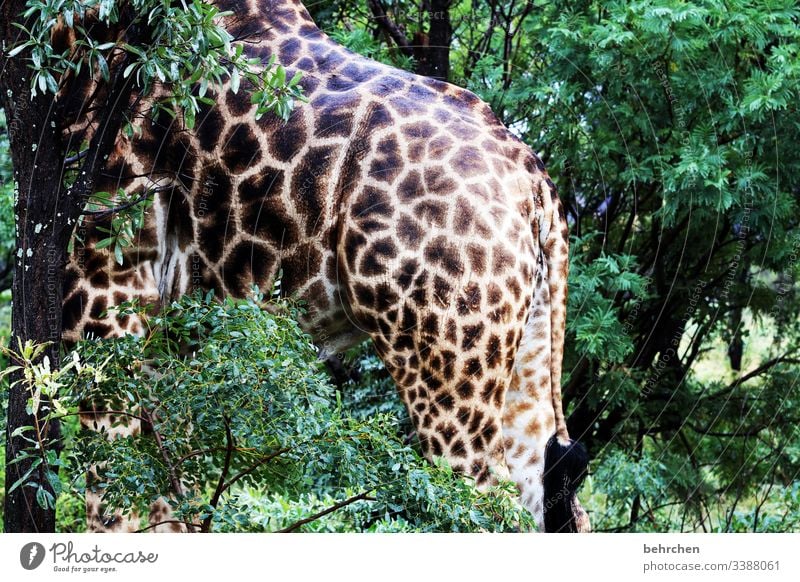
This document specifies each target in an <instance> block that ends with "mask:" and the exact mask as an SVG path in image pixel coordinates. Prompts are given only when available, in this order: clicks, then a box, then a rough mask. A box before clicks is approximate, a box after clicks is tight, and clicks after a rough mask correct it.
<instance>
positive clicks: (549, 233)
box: [538, 174, 590, 532]
mask: <svg viewBox="0 0 800 582" xmlns="http://www.w3.org/2000/svg"><path fill="white" fill-rule="evenodd" d="M539 194H540V198H541V205H542V214H541V220H540V221H539V225H538V226H539V228H538V235H539V245H540V253H541V256H542V259H543V260H542V263H543V264H542V266H543V267H544V268H545V269H546V273H547V275H546V276H547V286H548V287H549V296H550V395H551V402H552V406H553V413H554V418H555V433H554V434H553V435H552V436H551V437H550V439H549V440H548V441H547V445H546V447H545V462H544V483H543V485H544V523H545V531H548V532H580V531H589V529H590V526H589V519H588V516H587V514H586V512H585V511H584V509H583V508H582V507H581V505H580V503H579V502H578V498H577V491H578V488H579V487H580V485H581V483H582V482H583V479H584V478H585V476H586V470H587V467H588V464H589V457H588V455H587V452H586V448H585V447H584V446H583V445H582V444H580V443H578V442H576V441H573V440H571V439H570V438H569V433H568V432H567V423H566V419H565V418H564V409H563V406H562V402H561V367H562V360H563V357H564V335H565V328H566V315H567V276H568V272H569V238H568V237H569V230H568V227H567V219H566V215H565V213H564V209H563V206H562V205H561V201H560V200H559V199H558V195H557V193H556V189H555V185H554V184H553V182H552V181H551V180H550V179H549V178H548V177H547V174H543V175H542V176H541V181H540V187H539Z"/></svg>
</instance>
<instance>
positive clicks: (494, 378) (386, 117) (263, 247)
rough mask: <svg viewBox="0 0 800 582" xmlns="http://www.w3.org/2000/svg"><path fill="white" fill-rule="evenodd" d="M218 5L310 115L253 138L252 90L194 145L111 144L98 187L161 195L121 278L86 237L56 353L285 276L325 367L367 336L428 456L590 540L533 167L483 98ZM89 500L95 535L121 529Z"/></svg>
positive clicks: (262, 9)
mask: <svg viewBox="0 0 800 582" xmlns="http://www.w3.org/2000/svg"><path fill="white" fill-rule="evenodd" d="M221 4H222V6H221V8H222V9H226V8H230V9H232V10H233V11H234V13H235V16H233V17H231V20H230V22H229V24H228V29H229V30H230V31H231V32H232V33H233V34H234V36H237V37H246V38H247V43H246V50H247V51H250V52H251V54H252V55H253V56H257V57H259V58H261V59H262V60H264V61H266V60H267V59H268V58H269V57H270V56H272V55H276V56H277V58H278V61H279V62H281V63H282V64H284V65H285V66H286V67H287V69H288V71H289V74H290V75H291V74H293V73H294V72H295V71H301V72H302V74H303V78H302V81H301V84H302V86H303V89H304V93H305V95H306V96H307V97H308V100H309V102H308V103H307V104H299V105H298V107H297V108H296V109H295V111H294V113H293V114H292V116H291V118H290V119H289V121H288V122H287V123H282V122H280V121H279V120H277V119H276V118H274V117H271V116H265V117H264V118H262V119H261V120H259V121H256V120H255V119H254V114H253V111H252V110H251V105H250V102H249V98H248V96H247V94H246V92H240V93H239V94H234V93H232V92H230V91H228V90H227V87H223V88H221V89H220V90H219V91H218V93H217V94H216V99H217V103H218V104H217V106H216V107H212V108H208V109H207V110H206V111H203V112H202V113H201V114H200V115H198V116H197V128H196V129H195V130H194V131H191V132H188V131H185V130H184V129H183V128H181V127H180V126H179V122H174V123H172V125H159V124H157V123H153V122H150V121H143V122H142V136H141V137H140V138H138V139H132V140H129V139H127V138H124V137H121V138H120V141H119V143H118V147H117V150H116V152H115V154H114V156H112V157H111V158H110V159H109V161H108V164H107V171H106V177H105V183H104V184H103V185H101V187H100V189H101V190H109V191H115V190H116V189H117V188H118V187H122V188H125V189H126V190H131V189H132V190H141V189H143V188H145V187H151V186H153V185H158V186H160V187H162V188H164V187H166V189H164V190H163V191H161V192H159V193H158V194H157V195H156V199H155V202H154V204H153V206H152V208H151V210H150V212H149V214H148V217H147V220H146V223H145V226H144V228H143V229H142V230H141V232H140V233H139V234H138V238H137V241H136V242H137V244H136V246H135V247H134V248H132V249H130V250H129V252H128V253H127V254H126V255H125V261H124V264H123V265H117V264H116V262H115V259H114V257H113V256H112V255H111V254H110V253H108V252H107V251H106V250H97V249H94V248H93V247H92V242H93V241H96V240H97V239H98V238H101V237H102V236H104V235H102V234H98V233H97V232H96V231H95V230H93V229H92V228H90V229H88V231H86V232H84V233H82V235H83V238H84V239H85V240H86V241H87V245H86V246H85V247H81V248H79V249H76V251H75V253H74V255H73V257H72V259H71V262H70V265H69V267H68V274H69V276H68V282H67V289H66V292H65V298H66V299H65V311H64V314H65V319H64V324H65V337H66V338H67V339H70V340H74V339H77V338H78V337H80V336H81V335H82V334H86V333H92V334H94V335H97V336H99V337H113V336H116V335H120V334H125V333H134V334H136V333H141V331H142V327H143V322H141V321H137V320H136V319H134V318H133V317H131V316H127V317H123V318H116V319H115V318H114V317H111V318H101V314H102V313H103V312H104V311H105V310H106V309H107V308H108V307H110V306H112V305H116V304H119V303H121V302H122V301H126V300H130V299H134V298H135V299H138V300H139V301H141V302H143V303H150V304H159V303H164V302H167V301H169V300H171V299H173V298H175V297H177V296H179V295H181V294H185V293H190V292H192V291H194V290H196V289H203V290H209V289H213V290H215V291H216V293H217V294H218V295H233V296H245V295H247V294H248V293H249V290H250V288H251V286H252V285H258V286H260V287H261V288H262V289H263V288H269V286H270V285H271V283H272V282H273V280H274V279H275V277H276V276H277V274H278V272H279V270H280V272H281V273H282V279H281V280H282V288H283V290H284V292H286V293H287V294H291V295H295V296H297V297H299V298H300V299H303V300H305V301H306V303H307V305H308V313H307V315H306V317H305V319H304V321H302V322H301V323H302V325H303V327H304V329H305V330H307V331H308V332H309V333H310V334H311V335H312V337H314V339H315V340H316V341H317V343H318V345H319V346H320V348H321V350H322V351H323V352H324V353H338V352H340V351H342V350H343V349H346V348H347V347H349V346H351V345H354V344H355V343H356V342H358V341H361V340H362V339H364V338H367V337H370V338H371V339H372V341H373V342H374V344H375V346H376V348H377V351H378V353H379V355H380V356H381V358H382V360H383V361H384V363H385V365H386V368H387V370H388V371H389V372H390V374H391V375H392V377H393V378H394V380H395V382H396V384H397V386H398V389H399V391H400V394H401V396H402V398H403V400H404V402H405V404H406V406H407V407H408V410H409V413H410V415H411V418H412V420H413V421H414V424H415V427H416V429H417V433H418V436H419V438H420V442H421V446H422V449H423V452H424V453H425V454H426V455H427V456H428V457H432V456H444V457H446V458H447V459H448V460H449V461H450V462H451V464H452V465H453V466H454V468H456V469H457V470H459V471H461V472H463V473H465V474H468V475H471V476H473V477H474V478H475V479H476V481H477V483H478V484H479V485H487V484H490V483H493V482H495V480H496V479H497V477H508V476H509V475H510V477H511V478H512V479H514V480H515V481H516V482H517V484H518V485H519V487H520V492H521V501H522V503H523V504H524V505H525V506H526V507H528V508H529V509H530V510H531V511H532V512H533V513H534V515H535V516H536V517H537V521H538V522H539V524H540V526H542V528H543V527H544V525H545V521H546V519H545V513H546V512H547V511H548V510H549V509H550V508H551V507H558V508H561V509H560V510H559V511H560V513H559V512H558V511H555V510H553V511H550V516H551V518H552V519H551V520H550V521H553V519H555V518H554V517H553V516H555V515H557V514H558V515H561V516H562V517H560V518H559V519H560V520H561V522H563V523H561V525H559V526H550V527H548V529H559V528H560V527H562V526H566V527H569V528H572V529H587V528H588V522H586V519H585V513H584V512H583V510H582V509H581V508H580V506H579V504H578V503H577V500H576V499H575V495H574V492H575V486H576V483H577V481H578V480H579V478H580V473H581V472H582V470H583V468H582V467H579V468H578V469H576V470H575V471H573V472H572V473H571V474H570V475H569V476H568V475H567V474H566V473H564V471H563V470H562V468H560V467H558V466H556V465H558V464H559V463H555V462H554V461H552V460H551V459H556V458H559V459H561V458H562V457H564V458H569V459H573V458H575V457H576V450H575V449H574V447H572V445H571V441H569V439H568V436H567V434H566V426H565V423H564V418H563V413H562V411H561V400H560V376H561V357H562V347H563V333H564V318H565V307H566V305H565V304H566V276H567V228H566V220H565V216H564V213H563V210H562V208H561V205H560V202H559V201H558V198H557V195H556V192H555V187H554V185H553V183H552V182H551V181H550V179H549V177H548V176H547V173H546V172H545V170H544V167H543V165H542V163H541V161H540V160H539V159H538V158H537V156H536V155H535V154H534V153H533V152H532V151H531V150H530V149H529V148H528V147H527V146H526V145H525V144H523V143H522V142H521V141H520V140H518V139H517V138H516V137H514V136H513V135H512V134H511V133H510V132H509V131H508V130H506V129H505V128H504V127H503V126H502V124H501V123H500V122H499V121H498V120H497V119H496V117H495V116H494V115H493V114H492V112H491V111H490V109H489V107H488V106H487V105H486V104H485V103H483V102H482V101H480V100H479V99H478V98H477V97H476V96H475V95H473V94H472V93H470V92H468V91H466V90H463V89H460V88H457V87H455V86H453V85H449V84H446V83H442V82H439V81H435V80H431V79H427V78H422V77H418V76H415V75H413V74H410V73H407V72H403V71H399V70H397V69H394V68H391V67H388V66H385V65H382V64H379V63H375V62H373V61H370V60H368V59H365V58H362V57H360V56H357V55H354V54H353V53H350V52H349V51H347V50H346V49H344V48H342V47H341V46H339V45H337V44H336V43H334V42H333V41H331V40H330V39H329V38H328V37H326V36H325V35H324V34H323V33H322V32H321V31H319V29H318V28H317V27H316V26H315V25H314V24H313V22H312V21H311V19H310V17H309V16H308V14H307V13H306V11H305V9H304V8H303V7H302V6H301V5H300V4H299V2H297V3H296V2H295V1H294V0H263V1H262V2H261V3H260V4H259V3H257V2H255V1H253V0H251V1H250V2H248V3H245V2H232V3H230V2H221ZM226 4H232V5H231V6H226ZM257 4H258V5H257ZM141 107H143V108H145V109H146V107H147V104H143V105H142V106H141ZM161 123H162V124H166V121H163V120H162V122H161ZM96 421H97V419H94V420H93V422H96ZM122 430H127V431H136V430H138V429H137V427H136V426H135V425H129V426H128V427H127V428H126V429H122ZM548 442H549V443H550V444H549V445H548ZM548 463H549V464H550V465H553V466H552V467H550V466H549V465H548V467H547V469H548V470H550V473H551V479H550V480H551V481H552V482H553V483H557V484H559V485H563V487H564V488H563V490H560V491H553V492H552V493H553V495H550V493H551V492H549V491H546V490H545V487H544V473H545V469H546V464H548ZM578 464H579V465H580V463H578ZM565 466H566V465H565ZM551 469H552V470H551ZM556 477H557V478H556ZM562 477H563V478H562ZM562 481H563V483H562ZM550 487H551V488H552V487H553V485H551V486H550ZM88 503H89V514H90V515H89V517H90V523H91V524H92V528H93V529H98V530H108V529H125V528H127V527H128V524H127V523H126V522H125V521H124V520H123V519H117V520H111V521H112V522H113V523H112V524H111V525H109V523H108V522H109V520H108V519H106V518H104V516H102V515H101V514H102V512H101V511H100V509H99V501H98V500H97V499H90V500H89V502H88ZM159 510H160V511H163V510H164V508H163V507H161V508H159ZM562 510H563V511H562ZM157 513H158V512H157ZM153 519H154V518H153V517H152V516H151V522H152V520H153ZM565 520H566V521H565ZM556 521H558V520H556ZM567 522H568V523H567Z"/></svg>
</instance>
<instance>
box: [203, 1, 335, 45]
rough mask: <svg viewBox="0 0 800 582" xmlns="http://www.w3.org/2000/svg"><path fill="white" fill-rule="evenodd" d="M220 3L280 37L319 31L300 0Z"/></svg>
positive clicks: (304, 34)
mask: <svg viewBox="0 0 800 582" xmlns="http://www.w3.org/2000/svg"><path fill="white" fill-rule="evenodd" d="M243 4H244V6H242V5H243ZM219 5H220V7H221V9H223V10H229V11H231V12H232V13H233V15H234V18H242V19H246V20H249V21H250V22H251V23H260V24H262V25H263V26H264V27H265V28H266V29H268V30H270V31H271V32H272V33H273V34H275V35H276V36H278V37H286V36H289V35H301V36H307V35H308V34H313V33H314V32H319V28H317V25H316V24H315V23H314V21H313V20H312V18H311V15H310V14H309V13H308V10H306V7H305V6H304V5H303V3H302V2H301V1H300V0H246V1H245V2H242V0H224V1H222V2H220V3H219Z"/></svg>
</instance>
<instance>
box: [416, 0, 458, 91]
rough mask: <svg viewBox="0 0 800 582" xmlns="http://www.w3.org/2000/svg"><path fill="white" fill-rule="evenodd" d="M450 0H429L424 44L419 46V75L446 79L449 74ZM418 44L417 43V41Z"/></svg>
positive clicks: (451, 36) (451, 29) (451, 31)
mask: <svg viewBox="0 0 800 582" xmlns="http://www.w3.org/2000/svg"><path fill="white" fill-rule="evenodd" d="M450 3H451V0H430V1H429V3H428V16H429V18H430V25H429V29H428V35H427V38H426V39H425V41H424V46H422V47H419V48H420V49H421V50H419V57H418V59H417V67H416V69H417V70H416V72H417V73H418V74H420V75H425V76H428V77H433V78H434V79H439V80H440V81H447V80H448V78H449V76H450V44H451V43H452V41H453V27H452V25H451V23H450ZM418 44H419V43H418Z"/></svg>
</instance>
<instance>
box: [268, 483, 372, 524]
mask: <svg viewBox="0 0 800 582" xmlns="http://www.w3.org/2000/svg"><path fill="white" fill-rule="evenodd" d="M370 491H372V489H370V490H368V491H364V492H362V493H359V494H358V495H354V496H353V497H350V498H349V499H345V500H344V501H340V502H339V503H337V504H335V505H331V506H330V507H329V508H327V509H323V510H322V511H320V512H318V513H315V514H314V515H309V516H308V517H304V518H303V519H300V520H298V521H296V522H294V523H293V524H292V525H290V526H288V527H285V528H283V529H280V530H278V532H277V533H291V532H293V531H295V530H296V529H298V528H299V527H301V526H304V525H305V524H307V523H311V522H312V521H316V520H318V519H319V518H320V517H324V516H326V515H328V514H329V513H333V512H334V511H337V510H339V509H341V508H342V507H345V506H347V505H350V504H351V503H355V502H356V501H361V500H362V499H367V497H368V496H369V493H370Z"/></svg>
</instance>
